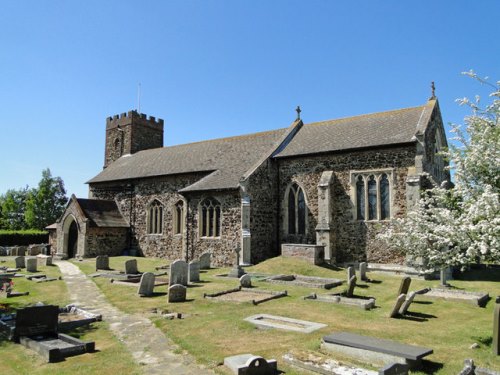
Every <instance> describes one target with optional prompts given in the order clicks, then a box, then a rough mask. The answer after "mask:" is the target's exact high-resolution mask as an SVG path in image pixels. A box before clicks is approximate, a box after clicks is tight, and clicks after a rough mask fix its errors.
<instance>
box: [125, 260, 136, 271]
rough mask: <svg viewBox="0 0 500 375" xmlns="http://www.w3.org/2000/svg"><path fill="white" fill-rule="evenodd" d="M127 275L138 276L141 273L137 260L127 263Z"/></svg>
mask: <svg viewBox="0 0 500 375" xmlns="http://www.w3.org/2000/svg"><path fill="white" fill-rule="evenodd" d="M125 273H126V274H127V275H137V274H138V273H139V270H138V269H137V260H135V259H129V260H127V261H126V262H125Z"/></svg>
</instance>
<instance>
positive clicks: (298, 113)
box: [295, 106, 302, 121]
mask: <svg viewBox="0 0 500 375" xmlns="http://www.w3.org/2000/svg"><path fill="white" fill-rule="evenodd" d="M295 111H296V112H297V121H298V120H300V112H302V110H301V109H300V106H297V108H295Z"/></svg>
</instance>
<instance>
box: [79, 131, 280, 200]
mask: <svg viewBox="0 0 500 375" xmlns="http://www.w3.org/2000/svg"><path fill="white" fill-rule="evenodd" d="M286 130H287V129H278V130H273V131H267V132H262V133H254V134H249V135H243V136H237V137H230V138H220V139H214V140H209V141H203V142H196V143H189V144H184V145H178V146H170V147H163V148H157V149H151V150H144V151H140V152H137V153H135V154H133V155H126V156H122V157H121V158H119V159H118V160H116V161H115V162H113V163H112V164H111V165H109V166H108V167H107V168H106V169H104V170H103V171H102V172H101V173H99V174H98V175H97V176H95V177H94V178H92V179H91V180H90V181H88V183H90V184H92V183H98V182H106V181H117V180H129V179H135V178H144V177H155V176H165V175H175V174H183V173H192V172H206V173H207V175H206V176H205V177H203V178H202V179H200V180H199V181H197V182H196V183H194V184H193V185H190V186H188V187H186V188H185V189H183V190H182V191H195V190H196V191H199V190H217V189H233V188H237V187H238V184H239V180H240V178H241V176H243V174H244V173H245V172H246V171H247V170H248V169H249V168H250V167H251V166H252V165H254V164H255V163H256V162H257V161H258V160H259V158H260V157H261V155H262V154H264V153H266V152H269V149H271V148H272V147H273V146H275V144H276V143H277V142H279V141H280V140H281V138H282V136H283V134H285V132H286Z"/></svg>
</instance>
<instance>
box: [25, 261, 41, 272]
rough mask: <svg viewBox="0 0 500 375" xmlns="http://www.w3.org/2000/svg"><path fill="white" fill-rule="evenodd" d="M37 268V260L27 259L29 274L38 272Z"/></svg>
mask: <svg viewBox="0 0 500 375" xmlns="http://www.w3.org/2000/svg"><path fill="white" fill-rule="evenodd" d="M36 266H37V260H36V258H28V259H26V271H28V272H38V270H37V268H36Z"/></svg>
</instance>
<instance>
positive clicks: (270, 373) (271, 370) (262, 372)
mask: <svg viewBox="0 0 500 375" xmlns="http://www.w3.org/2000/svg"><path fill="white" fill-rule="evenodd" d="M224 366H226V367H228V368H229V369H230V370H231V371H232V372H233V374H235V375H275V374H277V372H278V363H277V362H276V360H275V359H269V360H266V359H264V358H262V357H259V356H255V355H253V354H239V355H234V356H232V357H226V358H224Z"/></svg>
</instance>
